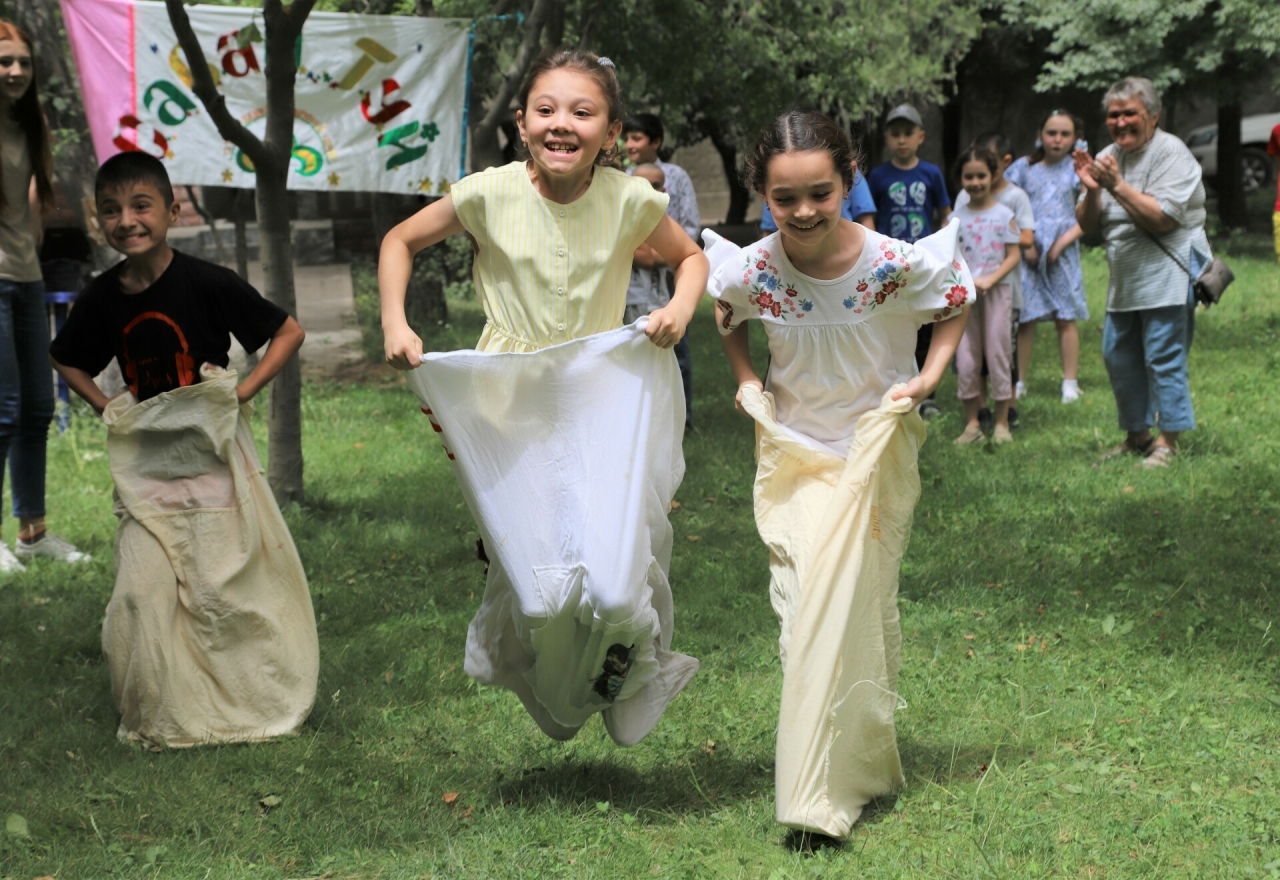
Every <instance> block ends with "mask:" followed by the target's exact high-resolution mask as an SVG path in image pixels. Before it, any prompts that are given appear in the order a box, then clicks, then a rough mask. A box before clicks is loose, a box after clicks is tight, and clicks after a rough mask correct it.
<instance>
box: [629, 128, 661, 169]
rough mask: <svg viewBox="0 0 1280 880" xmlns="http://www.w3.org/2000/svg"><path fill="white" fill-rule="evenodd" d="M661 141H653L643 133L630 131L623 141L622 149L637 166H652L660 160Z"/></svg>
mask: <svg viewBox="0 0 1280 880" xmlns="http://www.w3.org/2000/svg"><path fill="white" fill-rule="evenodd" d="M661 146H662V141H661V140H657V141H655V140H652V139H650V137H649V136H648V135H647V134H645V133H644V132H643V131H629V132H627V134H626V137H625V138H624V139H623V142H622V148H623V149H624V150H626V151H627V158H628V159H630V160H631V161H632V162H633V163H635V164H636V165H644V164H651V163H653V162H655V161H657V159H658V148H659V147H661Z"/></svg>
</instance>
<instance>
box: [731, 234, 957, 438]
mask: <svg viewBox="0 0 1280 880" xmlns="http://www.w3.org/2000/svg"><path fill="white" fill-rule="evenodd" d="M958 228H959V227H958V226H957V225H954V224H953V225H950V226H947V227H946V228H945V229H943V230H942V231H941V232H938V233H936V234H934V235H931V236H929V237H927V238H923V239H921V240H920V241H918V242H916V243H915V244H908V243H907V242H904V241H898V240H896V239H892V238H889V237H887V236H884V235H881V234H879V233H877V232H872V231H870V230H867V231H866V232H865V235H866V240H865V243H864V244H863V247H862V254H861V255H860V256H859V258H858V260H857V262H856V263H855V264H854V265H853V267H852V268H851V269H850V270H849V271H848V272H846V273H845V274H844V275H842V276H841V277H839V278H834V279H831V280H822V279H818V278H810V277H809V276H807V275H802V274H801V273H800V272H798V271H797V270H796V269H795V268H794V267H793V266H792V265H791V263H790V262H789V261H788V260H787V255H786V252H785V251H784V250H783V247H782V238H781V234H780V233H776V232H775V233H774V234H773V235H770V236H768V237H767V238H764V239H761V240H760V241H758V242H756V243H754V244H752V245H749V246H747V247H745V248H741V249H740V250H739V251H738V252H737V254H736V255H735V256H734V257H732V258H730V259H728V260H726V261H725V262H723V263H721V264H720V265H719V266H718V267H716V268H715V269H714V271H713V272H712V276H711V281H710V282H709V284H708V291H709V292H710V294H711V296H713V297H714V298H715V299H716V300H717V301H718V302H719V304H720V306H721V309H722V312H723V318H722V320H721V322H720V332H721V333H724V334H728V333H729V332H730V331H732V330H733V329H734V328H735V327H737V326H738V325H739V324H741V323H742V322H743V321H746V320H758V321H760V322H762V323H763V324H764V328H765V333H766V335H767V336H768V339H769V355H770V364H769V375H768V377H767V379H766V382H765V388H766V389H767V390H768V391H770V392H772V394H773V396H774V401H775V404H776V407H777V420H778V422H779V423H781V424H782V425H784V426H786V427H787V428H789V429H791V430H792V431H794V432H796V433H797V434H800V435H802V436H803V437H804V438H806V439H808V440H809V441H811V442H812V443H813V444H814V445H816V446H818V447H819V448H825V449H827V450H830V451H831V452H834V453H835V454H836V455H839V456H840V457H842V458H843V457H844V456H845V454H846V453H847V452H848V449H849V444H850V442H851V441H852V440H853V436H854V426H855V425H856V423H857V421H858V418H859V417H860V416H862V414H863V413H866V412H869V411H870V410H873V409H875V408H876V407H878V406H879V405H880V401H881V398H882V397H883V396H884V394H885V392H886V391H888V390H889V389H890V388H891V387H892V386H893V385H895V384H898V383H902V382H908V381H910V380H911V378H912V377H914V376H915V375H917V373H918V370H917V369H916V361H915V346H916V330H917V329H918V328H919V327H920V326H922V325H924V324H928V323H932V322H935V321H943V320H946V319H948V318H950V317H953V316H954V315H956V314H958V313H959V311H960V307H961V306H963V305H964V304H965V303H966V302H967V301H969V299H970V298H971V296H972V290H973V280H972V278H971V277H970V275H969V269H968V267H967V266H966V265H965V262H964V260H963V259H962V258H961V256H960V253H959V244H958V241H957V230H958Z"/></svg>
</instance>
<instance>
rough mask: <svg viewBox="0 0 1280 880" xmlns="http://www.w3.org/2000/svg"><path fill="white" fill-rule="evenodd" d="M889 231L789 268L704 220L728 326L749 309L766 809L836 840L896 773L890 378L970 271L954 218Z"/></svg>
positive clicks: (905, 474)
mask: <svg viewBox="0 0 1280 880" xmlns="http://www.w3.org/2000/svg"><path fill="white" fill-rule="evenodd" d="M958 229H959V226H958V225H957V224H954V223H953V224H951V225H949V226H948V227H946V228H945V229H943V230H942V231H941V232H939V233H937V234H935V235H932V236H929V237H928V238H925V239H922V240H920V241H919V242H917V243H915V244H914V245H912V244H907V243H905V242H901V241H895V240H894V239H891V238H886V237H885V236H883V235H877V234H876V233H874V232H867V234H866V235H867V238H866V244H865V246H864V248H863V252H862V255H861V256H860V257H859V259H858V261H857V262H856V263H855V264H854V266H853V268H852V270H851V271H849V272H848V273H846V274H845V275H844V276H842V277H840V278H837V279H835V280H833V281H819V280H816V279H813V278H808V277H805V276H803V275H801V274H800V273H799V272H796V271H795V268H794V267H792V266H791V265H790V264H789V263H788V261H787V257H786V254H785V253H784V252H783V250H782V247H781V241H780V239H779V238H778V236H777V235H774V236H771V237H770V238H767V239H765V240H763V241H761V242H759V243H757V244H754V245H751V246H750V247H747V248H742V249H736V248H733V247H731V246H729V245H728V244H727V243H726V242H724V241H723V240H720V239H718V238H717V237H715V236H714V234H708V233H704V235H703V237H704V238H705V239H707V244H708V247H707V256H708V257H709V258H710V259H711V261H712V263H713V264H715V265H716V266H717V268H716V270H715V272H714V274H713V277H712V281H711V284H710V290H711V294H712V296H714V297H715V298H716V299H717V300H719V302H720V305H721V306H722V307H723V309H724V312H725V315H724V319H723V320H722V322H721V330H722V331H724V332H729V331H730V330H731V329H732V328H733V327H735V326H737V325H738V324H740V323H741V322H742V321H743V320H746V319H748V318H757V319H759V320H761V321H763V322H764V326H765V330H766V332H767V333H768V337H769V351H770V353H771V354H772V363H771V365H770V368H769V379H768V387H769V390H770V391H771V392H772V394H768V393H762V392H760V391H759V389H757V388H754V387H750V386H749V387H746V388H743V389H742V404H743V407H744V408H745V409H746V411H747V412H748V413H750V415H751V416H752V418H753V419H755V421H756V437H757V445H756V453H757V465H756V480H755V487H754V492H753V499H754V508H755V519H756V527H757V529H758V530H759V532H760V537H761V539H762V540H763V541H764V543H765V546H766V547H768V548H769V571H770V581H769V598H770V603H771V604H772V605H773V609H774V611H775V613H776V614H777V615H778V622H779V625H780V628H781V633H780V637H779V643H778V646H779V650H780V653H781V655H782V698H781V705H780V708H779V713H778V741H777V746H776V754H775V763H774V767H775V773H774V788H775V808H776V815H777V819H778V822H779V823H781V824H782V825H785V826H787V827H790V828H794V829H800V830H805V831H810V832H819V833H822V834H827V835H830V836H832V837H837V838H846V837H848V836H849V834H850V833H851V831H852V828H853V824H854V823H855V822H856V821H857V820H858V817H859V816H860V815H861V814H862V810H863V808H864V807H865V806H866V805H867V804H868V803H869V802H871V801H872V800H874V799H875V798H877V797H882V796H884V795H886V794H888V793H890V792H892V791H894V790H895V789H898V788H900V787H901V786H902V785H903V783H904V778H903V774H902V763H901V760H900V758H899V756H898V746H897V734H896V731H895V727H894V711H895V709H896V708H897V706H898V694H897V678H898V656H899V653H900V645H901V642H902V631H901V627H900V625H899V621H898V606H897V593H898V569H899V565H900V563H901V560H902V554H903V553H904V552H905V551H906V548H907V543H908V540H909V538H910V533H911V519H912V512H913V510H914V508H915V503H916V499H917V498H918V497H919V495H920V479H919V474H918V471H917V468H916V456H917V454H918V451H919V448H920V444H921V443H922V442H923V441H924V433H925V432H924V423H923V422H922V421H921V420H920V417H919V416H918V415H917V414H916V413H915V412H914V411H913V410H912V407H911V401H910V400H909V399H900V400H894V399H893V397H892V391H893V386H895V385H898V384H899V383H902V382H906V381H908V380H910V379H911V378H912V377H913V376H914V375H916V366H915V360H914V358H913V353H914V349H915V337H916V328H917V327H918V326H919V325H921V324H923V323H925V322H928V321H940V320H943V319H945V318H948V317H951V316H953V315H955V314H957V313H959V311H960V307H962V306H963V305H964V304H965V302H966V301H967V300H968V299H969V295H970V291H971V290H972V289H973V279H972V277H971V276H970V273H969V269H968V267H967V266H966V265H965V263H964V261H963V260H962V259H961V258H960V256H959V255H958V241H957V231H958Z"/></svg>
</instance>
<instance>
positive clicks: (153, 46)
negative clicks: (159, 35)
mask: <svg viewBox="0 0 1280 880" xmlns="http://www.w3.org/2000/svg"><path fill="white" fill-rule="evenodd" d="M159 51H160V47H159V46H157V45H156V44H155V43H152V44H151V54H153V55H154V54H155V53H157V52H159Z"/></svg>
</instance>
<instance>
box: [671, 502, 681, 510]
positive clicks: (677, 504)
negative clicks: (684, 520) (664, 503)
mask: <svg viewBox="0 0 1280 880" xmlns="http://www.w3.org/2000/svg"><path fill="white" fill-rule="evenodd" d="M682 506H683V505H681V504H680V502H679V501H672V502H671V509H672V510H679V509H680V508H681V507H682Z"/></svg>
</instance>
